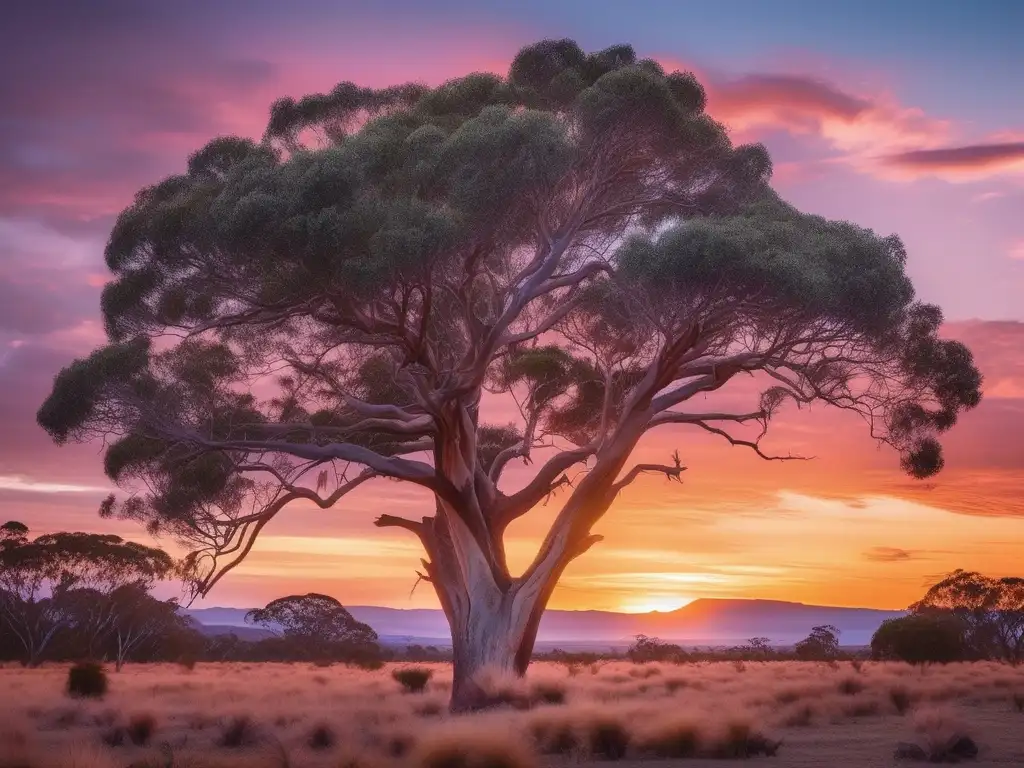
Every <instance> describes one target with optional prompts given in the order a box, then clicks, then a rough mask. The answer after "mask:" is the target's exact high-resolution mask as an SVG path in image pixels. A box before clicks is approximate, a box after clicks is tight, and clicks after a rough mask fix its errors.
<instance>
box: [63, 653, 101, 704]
mask: <svg viewBox="0 0 1024 768" xmlns="http://www.w3.org/2000/svg"><path fill="white" fill-rule="evenodd" d="M67 690H68V696H71V697H72V698H80V699H102V698H103V697H104V696H106V694H107V673H106V672H105V671H104V670H103V667H102V666H101V665H99V664H94V663H92V662H82V663H79V664H75V665H74V666H72V667H71V669H69V670H68V685H67Z"/></svg>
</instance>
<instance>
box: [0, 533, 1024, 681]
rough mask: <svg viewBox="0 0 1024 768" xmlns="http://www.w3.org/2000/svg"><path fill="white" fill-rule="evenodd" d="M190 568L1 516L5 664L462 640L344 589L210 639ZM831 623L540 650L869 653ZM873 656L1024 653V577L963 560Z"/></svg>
mask: <svg viewBox="0 0 1024 768" xmlns="http://www.w3.org/2000/svg"><path fill="white" fill-rule="evenodd" d="M177 575H178V572H177V569H176V567H175V563H174V561H173V559H172V558H171V557H170V556H169V555H168V554H167V553H165V552H163V551H162V550H160V549H155V548H152V547H147V546H144V545H142V544H137V543H135V542H130V541H124V540H123V539H121V538H120V537H118V536H112V535H106V534H94V533H80V532H79V533H53V534H44V535H40V536H37V537H35V538H34V539H33V538H31V537H30V536H29V530H28V528H27V527H26V526H25V525H24V524H22V523H19V522H15V521H11V522H7V523H5V524H3V525H2V526H0V661H18V662H20V663H22V664H24V665H26V666H36V665H38V664H40V663H42V662H44V661H69V660H83V659H88V660H99V661H105V662H108V663H111V664H114V665H115V667H116V668H117V669H120V668H121V667H122V666H123V665H124V664H125V663H127V662H160V661H174V662H180V663H183V664H186V665H187V664H191V663H193V662H197V661H247V662H264V661H277V662H287V661H306V662H314V663H334V662H342V663H350V664H358V665H362V666H367V667H375V666H379V665H380V664H381V663H382V662H383V661H385V660H387V659H389V658H396V657H398V658H402V659H403V660H408V661H419V662H430V661H450V660H451V658H452V651H451V649H450V648H438V647H436V646H422V645H410V646H407V647H406V648H405V649H404V650H403V651H401V652H398V653H397V654H396V653H395V652H394V651H388V650H386V649H384V648H382V647H381V646H380V644H379V643H378V638H377V634H376V633H375V632H374V631H373V629H371V628H370V627H369V626H367V625H366V624H363V623H361V622H359V621H357V620H356V619H355V618H354V617H353V616H352V615H351V614H350V613H349V612H348V611H347V610H346V609H345V608H344V606H342V605H341V603H339V602H338V601H337V600H336V599H334V598H333V597H330V596H328V595H322V594H317V593H310V594H306V595H291V596H288V597H282V598H279V599H277V600H274V601H272V602H271V603H269V604H268V605H267V606H266V607H264V608H259V609H256V610H253V611H250V612H249V613H248V614H247V615H246V622H247V623H249V624H252V625H253V626H256V627H259V628H261V629H263V630H266V631H267V632H269V633H270V636H269V637H264V638H262V639H258V640H246V639H244V638H242V637H239V635H238V634H235V633H230V632H229V633H225V634H217V635H212V636H210V635H206V634H204V633H203V632H202V631H201V627H200V625H199V624H197V623H196V622H195V621H194V620H193V619H191V618H190V617H189V616H188V615H186V614H185V613H183V612H182V611H181V610H180V607H179V605H178V602H177V601H176V600H173V599H171V600H160V599H158V598H156V597H154V596H153V595H152V594H151V590H152V589H153V587H154V585H155V584H156V583H157V582H160V581H163V580H167V579H172V578H175V577H176V576H177ZM839 636H840V631H839V629H837V628H836V627H834V626H831V625H822V626H817V627H814V628H812V629H811V631H810V633H809V634H808V636H807V637H806V638H804V639H803V640H801V641H800V642H798V643H796V644H795V645H793V646H791V647H779V646H778V645H773V643H772V641H771V639H770V638H767V637H754V638H751V639H749V640H748V641H747V642H746V643H745V644H742V645H738V646H734V647H731V648H706V649H699V648H689V649H686V648H683V647H682V646H680V645H676V644H673V643H669V642H665V641H663V640H660V639H658V638H655V637H647V636H644V635H638V636H637V637H636V638H635V640H634V642H633V643H632V644H631V645H630V646H629V648H628V649H627V650H626V651H625V652H624V653H617V652H615V651H609V652H608V653H593V652H587V653H571V652H566V651H564V650H560V649H555V650H553V651H550V652H548V653H535V654H534V656H535V657H536V658H545V659H549V660H552V661H558V662H562V663H565V664H567V665H569V666H570V667H575V666H579V665H585V664H592V663H595V662H598V661H600V660H604V659H611V658H622V659H628V660H630V661H633V662H636V663H647V662H668V663H683V662H687V661H702V660H732V661H771V660H787V659H792V660H805V661H835V660H839V659H843V658H853V657H854V656H858V655H865V654H852V653H850V652H849V651H844V650H842V649H841V648H840V645H839ZM870 656H871V657H872V658H875V659H879V660H899V661H906V662H910V663H943V662H954V661H972V660H995V661H1003V662H1008V663H1012V664H1019V663H1021V662H1024V579H1020V578H1010V577H1007V578H999V579H997V578H992V577H988V576H984V575H982V574H979V573H976V572H973V571H964V570H958V571H954V572H953V573H951V574H949V575H948V576H946V577H945V578H944V579H942V580H941V581H939V582H938V583H937V584H935V585H934V586H933V587H931V589H929V590H928V592H927V593H926V594H925V595H924V597H922V598H921V600H919V601H918V602H916V603H914V604H913V605H912V606H910V608H909V611H908V613H907V615H906V616H903V617H900V618H895V619H890V620H888V621H885V622H883V623H882V625H881V627H879V629H878V631H877V632H876V633H875V635H874V637H873V638H872V640H871V648H870Z"/></svg>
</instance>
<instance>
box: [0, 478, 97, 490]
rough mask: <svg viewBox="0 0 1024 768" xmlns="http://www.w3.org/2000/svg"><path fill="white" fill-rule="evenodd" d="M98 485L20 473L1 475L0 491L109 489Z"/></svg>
mask: <svg viewBox="0 0 1024 768" xmlns="http://www.w3.org/2000/svg"><path fill="white" fill-rule="evenodd" d="M109 490H110V488H104V487H102V486H96V485H74V484H71V483H49V482H46V481H41V480H30V479H28V478H25V477H20V476H18V475H0V491H21V492H25V493H97V492H103V491H109Z"/></svg>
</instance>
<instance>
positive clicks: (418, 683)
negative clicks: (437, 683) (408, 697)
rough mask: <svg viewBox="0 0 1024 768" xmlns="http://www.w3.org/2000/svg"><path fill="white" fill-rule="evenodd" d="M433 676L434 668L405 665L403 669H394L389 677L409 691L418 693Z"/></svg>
mask: <svg viewBox="0 0 1024 768" xmlns="http://www.w3.org/2000/svg"><path fill="white" fill-rule="evenodd" d="M433 676H434V670H432V669H426V668H424V667H405V668H404V669H396V670H395V671H394V672H392V673H391V677H393V678H394V679H395V680H396V681H397V682H398V684H399V685H401V686H402V687H403V688H404V689H405V690H406V691H407V692H409V693H420V692H421V691H423V690H424V689H425V688H426V687H427V683H429V682H430V678H431V677H433Z"/></svg>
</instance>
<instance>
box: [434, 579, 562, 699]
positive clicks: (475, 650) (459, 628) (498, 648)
mask: <svg viewBox="0 0 1024 768" xmlns="http://www.w3.org/2000/svg"><path fill="white" fill-rule="evenodd" d="M549 576H550V577H553V574H549ZM534 583H537V582H534ZM450 587H451V585H449V588H450ZM528 587H532V584H530V585H527V584H518V585H516V586H515V587H513V588H512V589H510V590H509V591H507V592H503V593H497V594H496V593H495V591H494V590H493V587H492V586H491V585H490V584H487V583H486V582H476V583H475V584H473V585H471V586H470V587H469V589H468V590H466V591H465V595H464V597H465V599H464V600H459V601H457V602H456V603H455V605H454V609H453V610H452V611H451V615H449V617H448V620H449V623H450V624H451V630H452V650H453V656H454V664H453V679H452V698H451V709H452V710H453V711H456V712H459V711H466V710H473V709H480V708H483V707H486V706H489V705H490V704H492V703H494V701H493V698H492V694H493V691H492V690H489V687H488V685H487V679H488V678H489V677H497V678H501V677H518V676H522V674H523V673H524V672H525V671H526V665H527V664H528V663H529V657H530V653H531V652H532V650H533V643H534V640H535V638H536V622H537V620H538V619H539V615H540V612H541V611H543V609H544V605H545V604H546V602H547V598H548V595H549V594H550V589H546V588H541V589H536V588H528Z"/></svg>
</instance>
